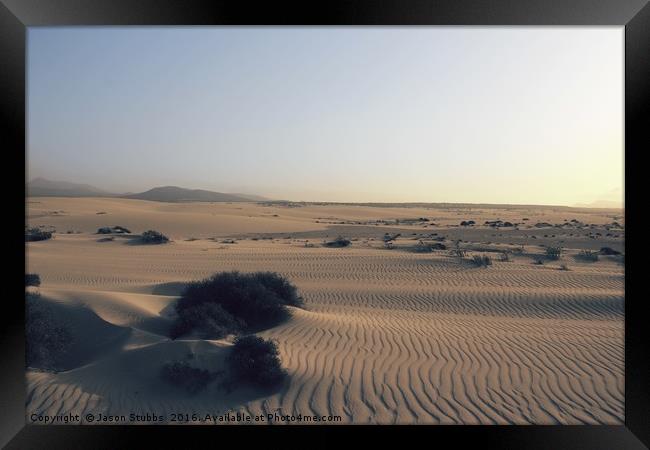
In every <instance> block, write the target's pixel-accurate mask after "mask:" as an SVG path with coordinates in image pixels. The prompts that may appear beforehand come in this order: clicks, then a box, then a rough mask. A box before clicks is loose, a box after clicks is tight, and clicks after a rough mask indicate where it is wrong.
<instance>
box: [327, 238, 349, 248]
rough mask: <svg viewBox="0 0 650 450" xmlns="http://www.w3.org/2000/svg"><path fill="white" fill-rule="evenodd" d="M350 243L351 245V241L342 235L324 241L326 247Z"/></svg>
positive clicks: (338, 246)
mask: <svg viewBox="0 0 650 450" xmlns="http://www.w3.org/2000/svg"><path fill="white" fill-rule="evenodd" d="M350 245H352V241H351V240H349V239H346V238H344V237H343V236H339V237H337V238H336V239H334V240H333V241H329V242H326V243H325V246H326V247H337V248H340V247H348V246H350Z"/></svg>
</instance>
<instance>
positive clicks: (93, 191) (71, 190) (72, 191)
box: [26, 178, 116, 197]
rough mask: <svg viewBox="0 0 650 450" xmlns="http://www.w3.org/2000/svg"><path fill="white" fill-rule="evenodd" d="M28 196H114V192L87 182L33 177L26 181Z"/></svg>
mask: <svg viewBox="0 0 650 450" xmlns="http://www.w3.org/2000/svg"><path fill="white" fill-rule="evenodd" d="M26 188H27V195H28V196H29V197H114V196H115V195H116V194H112V193H110V192H107V191H104V190H102V189H99V188H96V187H95V186H91V185H89V184H79V183H69V182H67V181H52V180H46V179H45V178H34V179H33V180H32V181H30V182H29V183H27V186H26Z"/></svg>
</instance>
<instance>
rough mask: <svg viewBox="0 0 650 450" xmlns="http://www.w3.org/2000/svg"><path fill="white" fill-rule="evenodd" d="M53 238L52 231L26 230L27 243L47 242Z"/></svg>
mask: <svg viewBox="0 0 650 450" xmlns="http://www.w3.org/2000/svg"><path fill="white" fill-rule="evenodd" d="M51 238H52V233H51V232H50V231H45V230H41V229H40V228H29V229H26V230H25V242H34V241H46V240H48V239H51Z"/></svg>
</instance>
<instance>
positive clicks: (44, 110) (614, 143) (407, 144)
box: [28, 27, 623, 205]
mask: <svg viewBox="0 0 650 450" xmlns="http://www.w3.org/2000/svg"><path fill="white" fill-rule="evenodd" d="M37 176H41V177H45V178H50V179H55V180H66V181H73V182H81V183H89V184H93V185H95V186H97V187H100V188H104V189H108V190H112V191H117V192H123V191H137V190H144V189H148V188H151V187H154V186H161V185H170V184H173V185H179V186H184V187H191V188H204V189H212V190H219V191H226V192H246V193H255V194H259V195H264V196H268V197H273V198H284V199H290V200H315V201H316V200H320V201H429V202H474V203H483V202H487V203H526V204H565V205H571V204H575V203H590V202H593V201H596V200H620V199H621V198H622V187H623V28H622V27H601V28H585V27H577V28H560V27H535V28H525V27H503V28H476V27H462V28H461V27H414V28H401V27H375V28H359V27H354V28H338V27H337V28H326V27H319V28H281V27H262V28H260V27H256V28H241V27H231V28H221V27H194V28H175V27H174V28H160V27H152V28H141V27H138V28H118V27H115V28H114V27H108V28H105V27H102V28H92V27H83V28H30V29H29V32H28V177H29V178H30V179H31V178H34V177H37Z"/></svg>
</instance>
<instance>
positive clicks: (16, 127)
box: [0, 0, 650, 449]
mask: <svg viewBox="0 0 650 450" xmlns="http://www.w3.org/2000/svg"><path fill="white" fill-rule="evenodd" d="M262 24H266V25H386V26H390V25H548V26H553V25H555V26H558V25H616V26H624V27H625V207H626V210H625V213H626V243H625V247H626V252H625V253H626V266H625V290H626V294H625V296H626V301H625V425H624V426H623V425H622V426H417V427H413V426H391V427H375V426H370V427H367V426H332V427H329V426H324V427H311V428H310V427H253V428H250V427H245V428H244V429H242V428H240V427H220V428H219V429H213V428H212V427H194V426H183V427H160V426H138V427H128V426H92V427H84V426H36V425H25V412H24V411H25V380H24V373H25V370H24V338H23V334H24V305H23V299H24V297H23V296H24V288H23V287H22V284H21V283H22V276H23V275H24V274H23V273H21V271H23V272H24V258H25V252H24V250H25V249H24V244H22V243H21V241H19V240H18V236H20V230H19V229H18V227H19V226H22V227H23V229H24V225H25V223H24V217H25V216H24V215H23V214H24V212H25V202H24V194H25V192H24V191H22V190H21V189H17V188H16V186H19V185H20V183H21V181H19V179H20V175H17V176H15V177H14V176H11V177H7V174H21V173H24V172H23V171H24V170H25V162H26V161H25V150H26V147H25V145H26V138H25V136H26V132H25V130H26V128H25V126H26V123H25V122H26V115H25V112H26V105H25V85H26V84H25V70H26V61H25V56H26V36H27V33H26V29H27V27H30V26H60V25H67V26H76V25H262ZM649 55H650V5H648V2H647V0H574V1H568V0H564V1H561V0H483V1H480V0H471V1H470V0H410V1H408V0H402V1H399V0H356V1H353V0H325V1H322V0H319V1H309V2H308V1H303V2H300V3H297V2H296V3H294V2H287V1H278V0H276V1H268V2H259V3H250V2H246V1H224V0H214V1H205V0H139V1H138V0H131V1H129V0H93V1H90V0H40V1H39V0H0V90H1V94H0V112H1V116H0V118H1V123H2V129H3V132H2V138H3V139H2V141H4V143H5V145H4V146H3V147H4V148H5V151H4V157H5V177H4V178H5V179H6V180H7V181H6V190H5V195H9V194H8V193H11V205H12V208H11V209H12V211H8V212H7V213H6V219H7V220H8V222H6V223H3V225H6V228H7V233H8V235H11V236H12V238H11V239H8V242H6V243H5V245H4V251H5V252H8V254H5V258H6V259H7V260H8V261H10V262H9V264H8V266H7V267H6V269H5V273H7V281H6V282H5V284H4V285H3V286H4V287H6V288H7V289H4V290H3V291H4V293H5V295H4V298H3V299H2V301H3V314H0V316H2V331H1V333H2V334H1V340H0V342H1V345H2V362H3V364H2V370H0V378H1V382H0V389H1V390H2V396H1V403H0V423H1V425H0V445H3V446H4V445H6V448H10V449H22V448H30V449H36V448H68V449H70V448H86V449H90V448H93V449H95V448H128V447H131V446H132V445H130V444H133V440H134V439H142V438H143V437H144V436H142V434H146V435H147V436H146V439H147V441H146V442H148V443H149V444H150V445H156V444H159V445H162V446H165V447H167V446H176V447H181V448H187V447H192V446H194V445H196V443H197V442H198V439H206V440H207V442H212V443H213V445H212V446H215V445H219V444H220V443H224V445H225V442H226V441H231V440H232V439H235V438H236V439H238V442H243V441H242V440H241V439H242V438H241V436H242V435H245V436H251V435H260V434H263V435H264V436H265V437H268V438H272V437H275V435H277V434H278V433H282V434H288V433H292V435H294V434H295V433H298V434H299V435H300V437H299V438H296V439H293V438H292V439H288V436H284V437H283V438H282V441H281V442H283V443H286V444H287V445H288V444H290V443H291V442H294V443H298V444H302V445H301V446H313V445H315V444H314V443H318V444H319V445H322V444H329V445H337V444H338V443H339V442H340V441H341V439H342V438H344V437H346V436H347V435H348V434H350V433H351V432H354V433H355V434H356V433H359V432H362V433H363V434H364V440H365V439H372V440H375V439H376V440H377V441H378V442H387V440H388V439H393V440H395V442H396V443H397V444H398V445H405V444H407V443H408V442H413V443H415V442H417V441H420V440H424V442H425V443H429V444H430V445H432V446H439V445H442V446H444V447H448V446H450V445H453V446H454V447H461V448H462V447H465V446H468V445H469V446H471V447H483V448H517V449H524V448H531V449H542V448H543V449H559V448H566V449H640V448H647V446H648V445H650V402H649V392H650V390H649V389H648V386H650V377H649V375H650V365H649V362H648V361H649V360H650V355H649V352H648V350H647V347H646V345H647V343H648V342H650V338H649V337H650V336H649V333H648V326H647V325H646V323H645V322H646V319H645V315H644V314H643V310H644V308H643V304H644V302H646V301H647V299H646V297H645V296H643V295H641V292H640V289H639V288H635V286H637V285H638V283H639V281H638V280H639V278H640V276H641V275H642V273H641V270H642V267H641V265H640V264H642V262H641V260H640V258H641V256H640V255H642V251H643V250H642V247H641V246H640V245H639V244H640V239H642V236H641V235H642V233H643V231H642V229H641V226H642V225H641V214H642V209H641V207H639V206H638V203H637V200H638V199H636V198H635V193H640V192H642V190H641V186H640V180H641V179H642V174H641V171H642V170H643V168H644V166H643V164H642V161H641V158H642V155H643V152H644V151H646V150H648V149H649V148H648V143H649V142H650V139H648V129H650V114H649V111H650V95H649V94H650V56H649ZM23 186H24V184H23ZM637 195H640V194H637ZM14 208H15V210H13V209H14ZM21 215H22V216H21ZM19 217H22V219H19ZM3 222H4V221H3ZM21 222H22V223H21ZM16 235H17V236H16ZM21 261H22V262H23V265H22V266H23V267H20V264H19V262H21ZM406 439H408V440H406ZM231 442H232V441H231ZM235 442H237V441H235ZM179 443H180V444H179ZM417 445H420V444H417ZM272 447H276V445H272Z"/></svg>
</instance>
